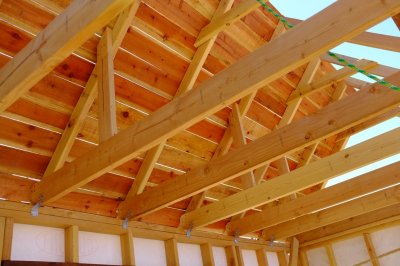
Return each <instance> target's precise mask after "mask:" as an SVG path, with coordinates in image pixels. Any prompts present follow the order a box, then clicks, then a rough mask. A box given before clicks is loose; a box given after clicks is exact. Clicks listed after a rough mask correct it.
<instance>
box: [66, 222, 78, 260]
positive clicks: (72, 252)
mask: <svg viewBox="0 0 400 266" xmlns="http://www.w3.org/2000/svg"><path fill="white" fill-rule="evenodd" d="M78 236H79V227H78V226H76V225H71V226H69V227H67V228H65V262H71V263H79V238H78Z"/></svg>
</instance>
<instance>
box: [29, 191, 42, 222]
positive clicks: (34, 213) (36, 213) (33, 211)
mask: <svg viewBox="0 0 400 266" xmlns="http://www.w3.org/2000/svg"><path fill="white" fill-rule="evenodd" d="M43 200H44V197H43V195H40V196H39V201H38V202H37V203H36V204H35V205H33V207H32V209H31V215H32V216H34V217H37V216H39V208H40V206H41V205H42V203H43Z"/></svg>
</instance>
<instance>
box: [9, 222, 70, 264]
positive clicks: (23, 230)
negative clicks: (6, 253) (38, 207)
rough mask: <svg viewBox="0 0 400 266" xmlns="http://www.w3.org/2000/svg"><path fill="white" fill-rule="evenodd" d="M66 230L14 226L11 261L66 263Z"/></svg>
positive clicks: (23, 225)
mask: <svg viewBox="0 0 400 266" xmlns="http://www.w3.org/2000/svg"><path fill="white" fill-rule="evenodd" d="M64 241H65V240H64V229H60V228H51V227H44V226H36V225H27V224H14V232H13V239H12V247H11V260H23V261H49V262H64V260H65V251H64Z"/></svg>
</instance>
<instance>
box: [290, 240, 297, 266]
mask: <svg viewBox="0 0 400 266" xmlns="http://www.w3.org/2000/svg"><path fill="white" fill-rule="evenodd" d="M298 260H299V240H297V238H296V237H292V240H291V242H290V258H289V266H297V265H298V264H297V263H298Z"/></svg>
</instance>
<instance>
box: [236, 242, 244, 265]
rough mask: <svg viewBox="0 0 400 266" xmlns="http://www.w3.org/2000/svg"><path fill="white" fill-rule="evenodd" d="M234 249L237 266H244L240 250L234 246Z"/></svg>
mask: <svg viewBox="0 0 400 266" xmlns="http://www.w3.org/2000/svg"><path fill="white" fill-rule="evenodd" d="M234 248H235V252H236V257H237V262H238V266H245V265H244V259H243V253H242V249H241V248H240V247H239V246H234Z"/></svg>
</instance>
